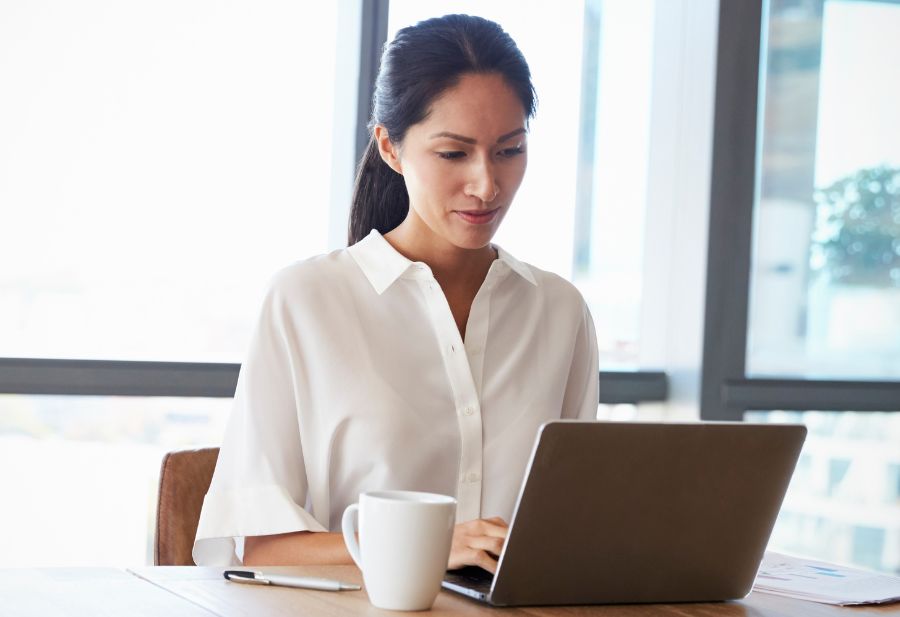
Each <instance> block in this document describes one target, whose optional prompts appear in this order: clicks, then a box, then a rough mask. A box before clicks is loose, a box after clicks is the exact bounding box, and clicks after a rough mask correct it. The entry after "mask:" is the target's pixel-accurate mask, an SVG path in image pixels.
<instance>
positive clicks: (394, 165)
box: [373, 124, 403, 176]
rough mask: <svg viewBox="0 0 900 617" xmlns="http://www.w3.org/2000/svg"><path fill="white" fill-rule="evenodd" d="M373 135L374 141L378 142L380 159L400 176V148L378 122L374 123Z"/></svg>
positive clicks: (401, 170)
mask: <svg viewBox="0 0 900 617" xmlns="http://www.w3.org/2000/svg"><path fill="white" fill-rule="evenodd" d="M373 137H374V139H375V143H376V144H378V154H380V155H381V160H382V161H384V162H385V163H387V165H388V167H390V168H391V169H393V170H394V171H396V172H397V173H398V174H400V175H401V176H402V175H403V168H402V166H401V165H400V149H399V148H398V147H397V145H396V144H394V142H392V141H391V139H390V137H389V136H388V132H387V129H386V128H384V127H383V126H382V125H380V124H376V125H375V131H374V133H373Z"/></svg>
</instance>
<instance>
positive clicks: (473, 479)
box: [466, 471, 481, 482]
mask: <svg viewBox="0 0 900 617" xmlns="http://www.w3.org/2000/svg"><path fill="white" fill-rule="evenodd" d="M466 479H467V480H468V481H469V482H478V480H479V479H481V476H479V475H478V474H477V473H475V472H474V471H473V472H472V473H470V474H469V475H468V476H467V477H466Z"/></svg>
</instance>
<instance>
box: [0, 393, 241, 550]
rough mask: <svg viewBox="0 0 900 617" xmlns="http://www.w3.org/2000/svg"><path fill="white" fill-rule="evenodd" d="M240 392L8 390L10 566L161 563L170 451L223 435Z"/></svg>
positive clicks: (2, 400)
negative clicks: (232, 395)
mask: <svg viewBox="0 0 900 617" xmlns="http://www.w3.org/2000/svg"><path fill="white" fill-rule="evenodd" d="M230 407H231V400H230V399H225V398H220V399H203V398H187V399H186V398H180V399H179V398H170V397H153V398H141V397H112V396H104V397H93V396H21V395H0V490H2V491H3V495H4V507H3V508H0V526H2V528H3V529H7V530H15V533H4V534H2V535H0V567H2V566H6V567H10V566H16V567H27V566H34V567H39V566H40V567H46V566H88V565H93V566H111V565H114V566H136V565H141V564H148V563H153V537H154V535H153V533H154V526H155V517H156V494H157V489H158V481H159V468H160V463H161V462H162V457H163V454H164V453H165V452H167V451H169V450H173V449H177V448H183V447H189V446H198V445H215V444H218V443H219V441H220V440H221V435H222V432H223V430H224V423H225V421H226V419H227V417H228V410H229V408H230Z"/></svg>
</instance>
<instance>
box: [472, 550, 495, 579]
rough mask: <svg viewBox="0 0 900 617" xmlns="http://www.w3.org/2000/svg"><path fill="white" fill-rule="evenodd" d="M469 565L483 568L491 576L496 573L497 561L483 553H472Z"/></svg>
mask: <svg viewBox="0 0 900 617" xmlns="http://www.w3.org/2000/svg"><path fill="white" fill-rule="evenodd" d="M469 563H470V565H474V566H478V567H479V568H484V569H485V570H487V571H488V572H490V573H491V574H496V573H497V560H496V559H494V558H493V557H491V556H490V555H488V554H487V553H486V552H484V551H474V552H473V554H472V557H471V559H470V560H469Z"/></svg>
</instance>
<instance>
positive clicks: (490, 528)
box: [471, 519, 509, 538]
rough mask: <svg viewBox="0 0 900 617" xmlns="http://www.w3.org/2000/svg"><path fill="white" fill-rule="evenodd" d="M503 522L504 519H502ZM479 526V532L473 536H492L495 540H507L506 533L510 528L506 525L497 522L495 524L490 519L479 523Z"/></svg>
mask: <svg viewBox="0 0 900 617" xmlns="http://www.w3.org/2000/svg"><path fill="white" fill-rule="evenodd" d="M501 522H502V519H501ZM478 523H479V525H478V527H477V531H476V533H475V534H471V535H482V536H492V537H494V538H505V537H506V533H507V531H508V530H509V527H508V526H507V525H506V524H505V523H504V524H500V523H497V522H493V521H491V520H490V519H481V520H479V521H478Z"/></svg>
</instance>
